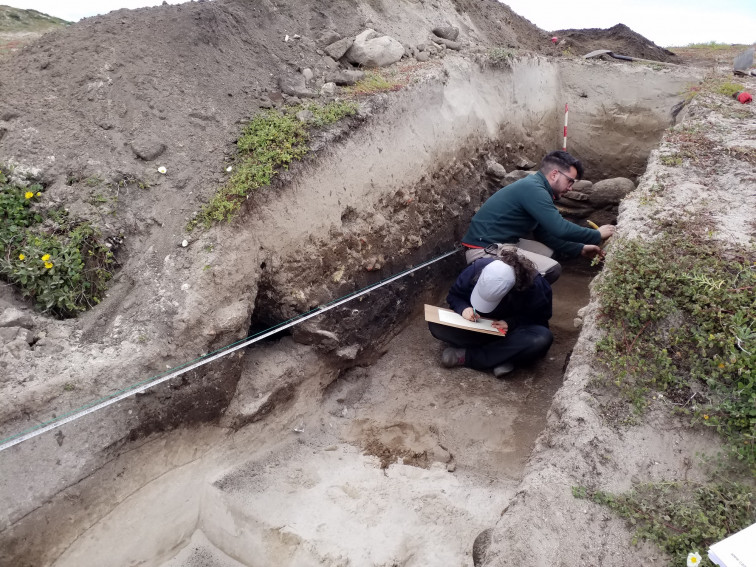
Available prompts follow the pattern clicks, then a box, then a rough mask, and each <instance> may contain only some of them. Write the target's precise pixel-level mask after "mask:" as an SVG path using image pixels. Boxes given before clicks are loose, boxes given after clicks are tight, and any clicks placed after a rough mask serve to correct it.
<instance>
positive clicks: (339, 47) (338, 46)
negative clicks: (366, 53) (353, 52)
mask: <svg viewBox="0 0 756 567" xmlns="http://www.w3.org/2000/svg"><path fill="white" fill-rule="evenodd" d="M353 44H354V38H353V37H345V38H343V39H340V40H338V41H335V42H333V43H332V44H330V45H327V46H326V47H324V48H323V51H325V52H326V53H327V54H328V55H329V56H330V57H333V58H334V59H341V58H342V57H344V54H345V53H346V52H347V51H349V48H350V47H352V45H353Z"/></svg>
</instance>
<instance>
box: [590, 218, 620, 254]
mask: <svg viewBox="0 0 756 567" xmlns="http://www.w3.org/2000/svg"><path fill="white" fill-rule="evenodd" d="M598 231H599V233H600V234H601V240H606V239H607V238H609V237H610V236H614V233H615V232H616V231H617V227H616V226H614V225H613V224H605V225H602V226H600V227H599V228H598ZM583 250H585V248H584V249H583ZM583 256H585V254H583Z"/></svg>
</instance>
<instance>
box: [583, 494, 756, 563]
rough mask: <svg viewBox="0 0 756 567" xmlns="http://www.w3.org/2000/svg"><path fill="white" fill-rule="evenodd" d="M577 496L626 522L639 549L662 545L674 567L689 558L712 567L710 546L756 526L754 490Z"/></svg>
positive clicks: (755, 497)
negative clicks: (694, 556) (695, 557)
mask: <svg viewBox="0 0 756 567" xmlns="http://www.w3.org/2000/svg"><path fill="white" fill-rule="evenodd" d="M572 493H573V496H575V497H576V498H583V499H587V500H592V501H593V502H595V503H597V504H601V505H604V506H607V507H609V508H611V509H612V510H614V511H615V512H616V513H617V514H619V515H620V516H622V517H623V518H625V519H626V520H627V521H628V524H629V526H630V527H631V529H633V530H634V532H635V533H634V536H633V544H637V543H639V542H640V541H641V540H647V541H651V542H653V543H655V544H657V545H658V546H660V547H661V548H662V549H663V550H664V551H666V552H667V553H668V554H669V555H670V556H671V557H672V559H673V560H672V562H671V563H670V565H686V564H687V557H688V554H689V553H692V552H698V553H699V554H700V555H701V559H702V561H701V565H705V566H709V567H711V566H712V565H713V563H712V562H711V561H709V559H708V557H707V555H706V551H707V550H708V548H709V546H711V545H712V544H714V543H716V542H717V541H720V540H722V539H724V538H725V537H727V536H729V535H731V534H733V533H736V532H738V531H740V530H741V529H743V528H746V527H748V526H749V525H750V524H752V523H753V522H754V520H756V496H754V490H753V487H751V486H746V485H743V484H740V483H733V482H721V481H720V482H716V483H706V484H698V483H689V482H667V483H663V482H662V483H653V484H644V485H639V486H638V487H636V488H635V489H634V490H632V491H630V492H627V493H625V494H618V495H617V494H610V493H608V492H604V491H601V490H592V489H590V488H587V487H583V486H577V487H573V489H572Z"/></svg>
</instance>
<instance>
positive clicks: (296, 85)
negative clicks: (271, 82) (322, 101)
mask: <svg viewBox="0 0 756 567" xmlns="http://www.w3.org/2000/svg"><path fill="white" fill-rule="evenodd" d="M278 88H280V89H281V91H282V92H283V93H284V94H287V95H289V96H297V97H304V98H315V97H317V96H318V95H317V94H315V93H313V92H310V91H309V90H308V89H307V87H306V86H305V78H304V75H302V74H301V73H292V74H290V75H282V76H280V77H279V78H278Z"/></svg>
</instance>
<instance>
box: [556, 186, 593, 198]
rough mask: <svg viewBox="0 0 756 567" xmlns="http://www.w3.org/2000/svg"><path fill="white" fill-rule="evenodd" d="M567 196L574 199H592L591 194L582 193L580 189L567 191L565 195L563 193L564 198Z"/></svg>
mask: <svg viewBox="0 0 756 567" xmlns="http://www.w3.org/2000/svg"><path fill="white" fill-rule="evenodd" d="M573 187H574V185H573ZM565 197H566V198H567V199H570V200H572V201H587V200H588V199H590V196H589V195H586V194H585V193H580V192H579V191H567V192H566V193H565V194H564V195H562V198H565Z"/></svg>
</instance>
